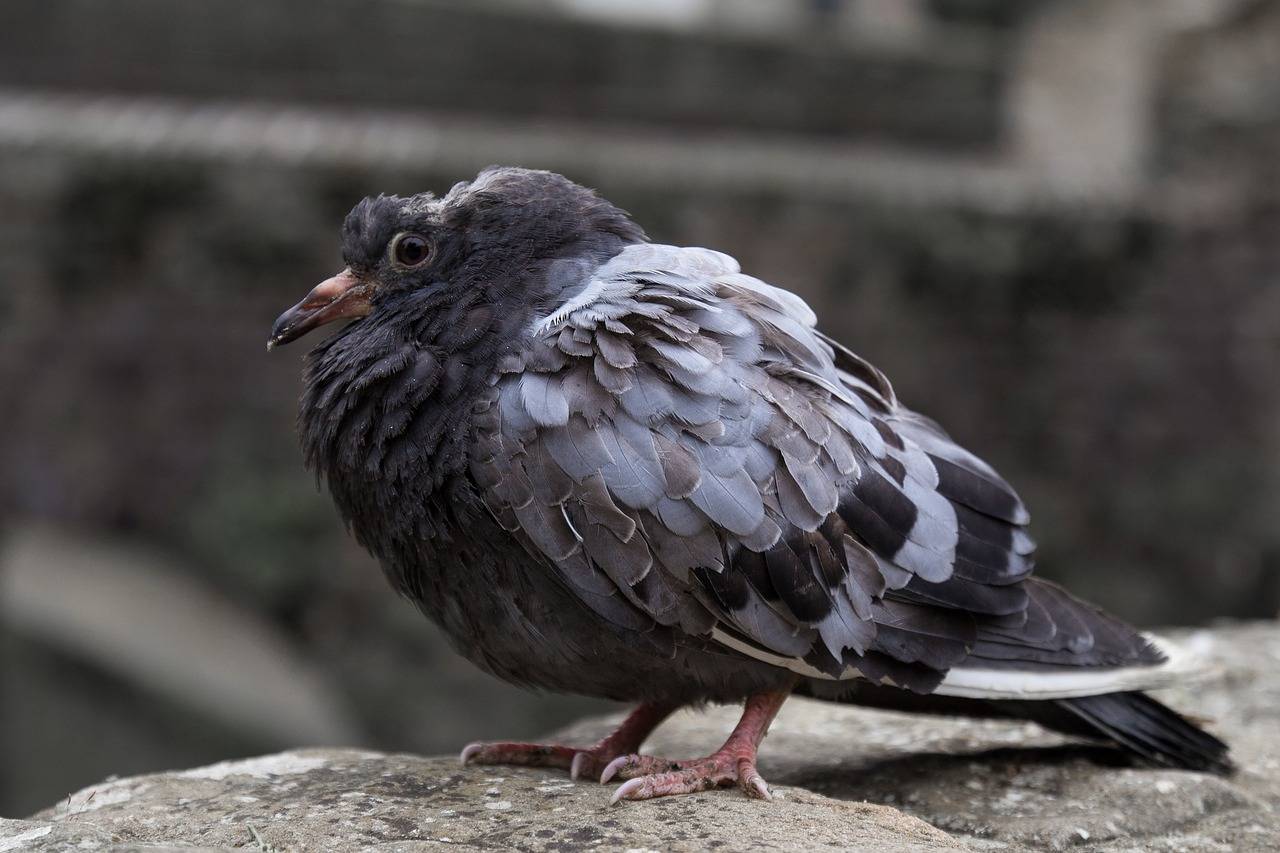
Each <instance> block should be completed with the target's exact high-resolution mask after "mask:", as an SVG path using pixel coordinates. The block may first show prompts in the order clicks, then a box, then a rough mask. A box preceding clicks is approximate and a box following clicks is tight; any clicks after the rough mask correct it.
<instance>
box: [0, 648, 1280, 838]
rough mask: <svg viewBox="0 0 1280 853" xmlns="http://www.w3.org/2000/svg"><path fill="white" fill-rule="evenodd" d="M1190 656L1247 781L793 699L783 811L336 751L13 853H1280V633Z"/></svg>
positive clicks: (1198, 694) (699, 747) (200, 789)
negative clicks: (1206, 672) (612, 802)
mask: <svg viewBox="0 0 1280 853" xmlns="http://www.w3.org/2000/svg"><path fill="white" fill-rule="evenodd" d="M1179 639H1180V640H1181V641H1182V642H1183V643H1184V645H1186V646H1188V647H1190V648H1191V649H1192V650H1193V651H1195V652H1196V653H1198V654H1200V655H1201V656H1202V657H1203V658H1204V660H1205V661H1206V663H1207V664H1208V666H1209V667H1210V668H1211V670H1212V672H1213V674H1212V676H1211V677H1209V678H1207V679H1206V680H1205V681H1203V682H1201V683H1200V684H1198V685H1194V686H1188V687H1185V688H1181V689H1178V690H1171V691H1165V692H1164V693H1163V695H1162V697H1161V698H1162V699H1164V700H1165V701H1168V702H1170V703H1172V704H1173V705H1174V706H1175V707H1178V708H1180V709H1182V710H1184V711H1186V712H1189V713H1193V714H1195V715H1197V716H1200V717H1202V718H1204V719H1206V720H1207V721H1209V724H1210V726H1211V728H1212V729H1213V730H1214V731H1215V732H1217V733H1218V734H1220V735H1221V736H1223V737H1225V738H1226V739H1227V740H1228V741H1229V742H1230V743H1231V744H1232V746H1233V748H1234V750H1235V756H1236V759H1237V761H1238V762H1239V764H1240V765H1241V769H1240V772H1239V773H1238V774H1237V775H1236V776H1235V777H1233V778H1231V779H1220V778H1216V777H1210V776H1203V775H1200V774H1195V773H1185V772H1176V771H1169V770H1159V769H1151V768H1145V767H1137V766H1133V765H1130V764H1129V763H1128V762H1127V761H1126V760H1125V759H1123V758H1122V757H1120V756H1119V755H1118V754H1117V753H1114V752H1112V751H1111V750H1108V749H1105V748H1102V747H1096V746H1091V745H1087V744H1079V743H1075V742H1072V741H1069V740H1067V739H1064V738H1060V737H1058V736H1056V735H1051V734H1047V733H1045V732H1043V731H1042V730H1040V729H1038V728H1036V727H1035V726H1033V725H1030V724H1020V723H1008V722H994V721H966V720H953V719H946V718H927V717H915V716H907V715H901V714H893V713H885V712H873V711H864V710H859V709H854V708H841V707H836V706H832V705H826V704H822V703H817V702H810V701H805V700H793V701H791V702H789V703H788V704H787V706H786V707H785V708H784V709H783V711H782V714H781V715H780V716H779V718H778V720H777V722H776V723H775V724H774V727H773V731H772V733H771V734H770V736H769V738H768V740H767V741H766V742H765V746H764V748H763V749H762V750H761V762H760V766H761V770H762V771H763V772H764V773H765V775H766V777H767V778H768V779H769V781H770V782H771V783H772V785H773V786H774V791H775V795H776V799H775V801H774V802H773V803H762V802H757V801H753V800H748V799H746V798H745V797H743V796H742V795H741V794H740V793H739V792H737V791H736V790H722V791H714V792H708V793H705V794H699V795H695V796H690V797H676V798H668V799H664V800H657V801H653V802H648V803H623V804H621V805H619V806H615V807H610V806H609V805H608V802H609V792H610V790H611V787H612V786H601V785H597V784H594V783H590V782H578V783H572V782H570V781H569V779H568V778H567V777H566V776H565V775H564V774H562V773H559V772H554V771H541V770H524V769H514V768H483V767H480V768H477V767H470V768H462V767H459V766H458V764H457V762H456V761H455V760H454V759H452V758H422V757H417V756H411V755H384V754H381V753H368V752H358V751H352V750H337V749H315V750H302V751H295V752H287V753H282V754H279V755H272V756H265V757H262V758H254V759H248V760H243V761H231V762H224V763H221V764H215V765H212V766H209V767H202V768H197V769H193V770H185V771H179V772H173V773H164V774H156V775H152V776H139V777H134V778H129V779H119V780H111V781H107V782H104V783H102V784H100V785H94V786H91V787H89V788H86V789H84V790H82V791H80V792H77V793H76V794H73V795H72V796H70V797H69V798H68V799H67V800H65V801H63V802H61V803H59V804H57V805H56V806H53V807H52V808H49V809H47V810H45V811H43V812H40V813H39V814H37V815H35V816H33V817H32V818H31V819H29V820H9V821H0V851H8V850H28V849H30V850H37V851H49V850H71V849H84V850H145V851H156V850H183V851H190V850H246V849H247V850H288V851H294V850H299V851H301V850H307V851H311V850H376V851H405V853H408V851H417V850H429V849H437V848H452V849H460V850H472V849H476V850H479V849H489V850H492V849H516V850H531V851H532V850H539V851H540V850H619V851H628V850H636V851H638V850H705V849H723V850H822V849H841V850H877V851H881V850H887V851H894V850H902V851H907V850H912V851H915V850H921V851H935V850H936V851H943V850H1010V851H1024V850H1044V849H1048V850H1065V849H1072V850H1082V851H1137V850H1171V851H1192V852H1193V853H1194V852H1195V851H1215V853H1216V851H1270V850H1277V849H1280V815H1278V814H1277V807H1278V806H1280V626H1277V625H1274V624H1253V625H1240V626H1223V627H1220V628H1218V629H1215V630H1213V631H1203V632H1197V633H1194V634H1183V635H1181V636H1180V637H1179ZM734 716H735V712H734V711H733V709H728V708H711V709H707V710H706V711H703V712H687V713H685V714H682V715H680V716H678V717H676V718H674V719H673V720H671V721H670V722H668V723H667V724H666V725H664V726H663V727H662V729H660V730H659V731H658V732H657V733H656V735H655V736H654V738H653V740H652V742H651V744H650V745H649V746H648V747H647V749H649V750H652V751H654V752H660V753H662V754H666V755H669V756H672V757H683V756H692V755H697V754H702V753H705V752H706V751H708V750H710V749H712V748H714V747H715V746H716V745H718V743H719V742H720V740H721V739H723V737H724V735H725V733H726V732H727V731H728V730H729V728H730V727H731V725H732V722H733V718H734ZM611 722H612V721H611V720H609V719H595V720H588V721H584V722H582V723H580V724H578V725H576V726H573V727H572V728H571V729H569V730H567V731H565V732H561V733H559V735H560V736H562V737H566V738H577V739H581V740H582V741H584V742H585V741H588V740H590V739H591V738H593V737H595V736H597V735H598V734H599V733H601V732H603V731H605V730H606V729H607V728H608V727H609V724H610V723H611Z"/></svg>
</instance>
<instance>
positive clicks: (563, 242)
mask: <svg viewBox="0 0 1280 853" xmlns="http://www.w3.org/2000/svg"><path fill="white" fill-rule="evenodd" d="M644 239H645V237H644V232H643V231H642V230H641V229H640V228H639V226H637V225H636V224H635V223H633V222H632V221H631V219H630V218H629V217H628V216H627V215H626V213H624V212H623V211H622V210H620V209H618V208H617V207H615V206H613V205H612V204H610V203H609V202H607V201H605V200H604V199H602V198H600V197H599V196H597V195H596V194H595V193H594V192H593V191H591V190H589V189H587V188H586V187H582V186H579V185H578V184H575V183H573V182H572V181H570V180H568V179H567V178H564V177H562V176H560V175H557V174H554V173H552V172H542V171H534V170H530V169H516V168H509V167H491V168H489V169H486V170H484V171H483V172H481V173H480V174H479V175H478V176H477V177H476V179H475V180H473V181H469V182H463V183H459V184H457V185H455V186H454V187H453V189H451V190H450V191H449V193H448V194H447V195H445V196H444V197H443V198H436V197H435V196H433V195H431V194H430V193H422V194H419V195H415V196H412V197H409V198H401V197H399V196H383V195H380V196H377V197H376V198H366V199H364V200H362V201H361V202H360V203H359V204H357V205H356V206H355V207H354V208H352V210H351V212H350V213H349V214H347V219H346V222H345V223H343V226H342V259H343V261H344V262H345V263H346V268H345V269H343V270H342V271H341V272H340V273H338V274H337V275H335V276H333V277H332V278H329V279H327V280H325V281H323V282H321V283H320V284H318V285H316V287H315V288H314V289H312V291H311V292H310V293H308V294H307V295H306V297H304V298H303V300H302V301H301V302H299V303H298V304H297V305H294V306H293V307H292V308H290V309H289V310H287V311H285V312H284V313H283V314H281V315H280V317H279V318H278V319H277V320H276V322H275V325H274V327H273V328H272V329H271V337H270V338H269V339H268V341H267V349H271V348H273V347H276V346H279V345H282V344H287V343H289V342H290V341H293V340H296V339H298V338H300V337H302V336H303V335H305V334H306V333H307V332H309V331H311V330H312V329H316V328H318V327H320V326H323V325H326V324H328V323H332V322H335V321H337V320H348V319H356V318H360V317H364V316H366V315H368V314H371V313H373V312H375V311H377V310H378V309H379V307H380V306H382V305H384V304H389V303H394V302H400V301H403V300H404V299H406V298H409V299H412V298H414V297H415V296H418V295H424V294H429V295H430V296H431V297H432V298H433V300H435V301H437V302H442V303H443V304H447V303H448V301H449V295H450V294H451V293H457V294H461V293H465V292H468V291H470V290H472V289H474V288H476V287H485V288H489V289H491V290H493V291H494V293H493V296H494V297H495V298H502V297H507V298H511V299H516V300H520V301H521V302H522V303H523V304H530V303H536V302H538V301H540V300H543V299H547V300H553V299H554V298H555V297H556V296H557V295H558V294H557V293H556V292H555V291H556V290H558V289H559V285H557V283H556V282H557V278H558V277H557V276H555V275H550V274H549V271H550V270H551V269H552V267H553V265H554V264H555V262H557V261H562V260H569V261H579V262H592V261H594V262H596V263H599V262H602V261H603V260H605V259H607V258H608V257H610V256H612V255H613V254H615V253H616V252H618V251H619V250H620V249H621V248H622V247H623V246H624V245H626V244H628V243H635V242H640V241H642V240H644ZM561 278H562V277H561Z"/></svg>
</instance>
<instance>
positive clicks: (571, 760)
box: [459, 704, 675, 779]
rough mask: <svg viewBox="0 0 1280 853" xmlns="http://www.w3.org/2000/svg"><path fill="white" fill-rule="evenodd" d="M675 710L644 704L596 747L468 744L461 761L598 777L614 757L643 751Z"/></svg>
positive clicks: (502, 743) (573, 776)
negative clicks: (643, 744) (557, 769)
mask: <svg viewBox="0 0 1280 853" xmlns="http://www.w3.org/2000/svg"><path fill="white" fill-rule="evenodd" d="M673 710H675V709H674V708H673V707H671V706H670V705H651V704H646V705H641V706H639V707H638V708H636V709H635V710H634V711H632V712H631V714H630V716H628V717H627V718H626V720H624V721H623V723H622V725H621V726H619V727H618V729H617V731H615V732H614V733H613V734H611V735H609V736H608V737H606V738H604V739H603V740H601V741H600V742H599V743H597V744H596V745H595V746H589V747H575V746H561V745H559V744H541V743H516V742H505V741H499V742H496V743H470V744H467V745H466V746H465V747H464V748H463V750H462V754H461V755H460V756H459V759H460V760H461V761H462V763H463V764H464V765H465V764H514V765H519V766H521V767H558V768H561V769H564V770H568V771H569V777H570V778H571V779H583V778H588V777H591V778H595V777H597V776H599V775H600V774H601V773H603V772H604V768H605V766H606V765H608V764H609V762H610V761H612V760H613V759H614V758H616V757H617V756H619V755H625V754H627V753H630V752H634V751H635V750H637V749H639V748H640V744H642V743H644V739H645V738H647V737H648V736H649V734H650V733H651V732H652V731H653V730H654V729H656V728H657V727H658V724H659V723H661V722H662V721H663V720H665V719H666V718H667V716H668V715H669V714H670V713H671V712H672V711H673Z"/></svg>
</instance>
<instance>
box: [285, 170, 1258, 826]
mask: <svg viewBox="0 0 1280 853" xmlns="http://www.w3.org/2000/svg"><path fill="white" fill-rule="evenodd" d="M342 256H343V260H344V262H345V268H344V269H343V270H342V271H341V272H339V273H338V274H337V275H335V276H334V277H333V278H330V279H328V280H327V281H325V282H323V283H321V284H320V285H318V286H317V287H316V288H315V289H314V290H312V291H311V292H310V293H309V294H308V295H307V296H306V297H305V298H304V299H303V300H302V301H301V302H299V303H298V304H297V305H295V306H294V307H293V308H290V309H289V310H287V311H286V312H284V314H282V315H281V316H280V318H279V319H278V320H277V321H276V323H275V326H274V328H273V329H272V331H271V337H270V340H269V343H268V348H269V349H270V348H272V347H275V346H279V345H283V344H286V343H288V342H290V341H293V340H295V339H297V338H299V337H301V336H302V335H304V334H306V333H307V332H309V331H311V330H313V329H316V328H318V327H320V326H322V325H325V324H329V323H335V322H338V321H343V320H345V321H348V322H347V323H346V325H345V326H344V327H343V328H341V330H340V331H337V332H336V333H335V334H333V336H332V337H330V338H328V339H327V340H325V341H324V342H323V343H320V344H319V345H318V346H316V347H315V348H314V349H313V350H312V351H311V352H310V353H309V354H308V355H307V357H306V366H305V373H304V391H303V394H302V397H301V402H300V413H299V419H298V425H299V434H300V443H301V446H302V451H303V454H304V456H305V460H306V464H307V466H308V467H309V468H310V469H312V470H313V471H314V472H315V473H316V475H317V477H318V478H320V479H321V480H322V481H323V482H324V483H325V484H326V485H327V488H328V491H329V492H330V493H331V495H332V497H333V500H334V502H335V503H336V505H337V508H338V510H339V511H340V513H341V515H342V517H343V519H344V520H345V522H346V524H347V526H348V528H349V529H350V531H351V532H352V533H353V534H354V536H355V537H356V539H357V540H358V541H359V542H360V544H361V545H363V546H364V547H365V548H366V549H367V550H368V551H369V552H370V553H371V554H373V556H374V557H376V558H377V560H378V561H379V562H380V564H381V566H382V569H383V570H384V572H385V574H386V576H387V578H388V580H389V581H390V583H391V585H392V587H394V589H395V590H396V591H397V592H399V593H400V594H401V595H403V596H405V597H406V598H408V599H410V600H411V601H412V602H414V603H415V604H416V605H417V607H418V608H419V609H420V610H421V611H422V612H423V613H424V614H425V615H426V616H427V617H429V618H430V619H432V620H433V621H434V622H436V623H437V624H438V625H439V626H440V627H441V628H442V629H443V631H444V633H445V634H446V635H447V636H448V637H449V640H450V642H451V644H452V645H453V646H454V648H455V649H456V650H457V651H458V652H459V653H460V654H462V655H463V656H465V657H466V658H467V659H468V660H470V661H471V662H472V663H474V664H475V665H476V666H478V667H480V668H481V669H482V670H484V671H486V672H488V673H491V674H492V675H494V676H497V677H498V678H501V679H504V680H506V681H508V682H511V683H513V684H516V685H521V686H524V687H529V688H534V689H540V690H551V691H560V692H567V693H574V694H580V695H585V696H592V697H600V698H604V699H610V700H616V701H622V702H627V703H631V704H633V705H634V706H635V710H634V711H633V712H632V713H631V714H630V715H629V716H628V717H626V719H625V721H624V722H623V723H622V724H621V726H620V727H619V728H618V729H617V730H616V731H615V732H613V733H612V734H610V735H609V736H608V737H605V738H604V739H603V740H601V741H600V742H599V743H596V744H594V745H592V746H578V747H575V746H569V745H562V744H539V743H518V742H496V743H475V744H471V745H469V746H467V747H466V748H465V749H464V750H463V752H462V761H463V763H476V764H485V765H491V764H511V765H525V766H541V767H551V768H561V769H565V770H569V771H570V773H571V775H572V776H573V777H574V778H579V777H586V776H590V777H596V778H599V779H600V781H601V782H602V783H607V782H609V781H610V780H614V779H616V780H619V781H621V782H622V784H621V786H620V787H618V788H617V789H616V791H615V792H614V793H613V797H612V801H613V802H615V803H616V802H619V801H621V800H643V799H649V798H652V797H658V796H664V795H669V794H681V793H690V792H695V791H702V790H707V789H710V788H714V787H718V786H735V785H736V786H738V787H739V788H741V790H742V791H743V792H744V793H746V794H747V795H748V796H751V797H758V798H762V799H769V797H770V791H769V787H768V785H767V783H766V782H765V780H764V778H763V777H762V776H761V774H760V772H759V771H758V769H757V767H756V752H757V748H758V747H759V745H760V742H761V740H762V739H763V738H764V736H765V733H766V731H767V730H768V728H769V725H770V723H771V722H772V721H773V719H774V716H775V715H776V714H777V713H778V710H779V709H780V708H781V707H782V705H783V703H784V702H785V701H786V699H787V698H788V697H789V696H790V695H792V694H798V695H803V696H808V697H813V698H816V699H819V700H826V701H831V702H839V703H852V704H859V705H868V706H873V707H881V708H894V709H899V710H910V711H921V712H933V713H946V714H964V715H972V716H979V717H1015V718H1024V719H1030V720H1034V721H1036V722H1038V723H1041V724H1042V725H1044V726H1046V727H1049V728H1051V729H1055V730H1058V731H1062V732H1066V733H1069V734H1072V735H1079V736H1085V737H1093V738H1096V739H1100V740H1104V741H1109V742H1111V743H1113V744H1115V745H1117V746H1119V747H1120V748H1123V749H1125V750H1127V751H1128V752H1130V753H1132V754H1134V755H1136V756H1139V757H1140V758H1141V759H1145V760H1147V761H1148V762H1154V763H1157V764H1161V765H1166V766H1172V767H1178V768H1187V769H1190V770H1196V771H1206V772H1217V773H1227V772H1230V770H1231V768H1232V765H1231V761H1230V758H1229V756H1228V748H1227V746H1226V744H1224V743H1223V742H1222V741H1220V740H1218V739H1217V738H1215V737H1214V736H1212V735H1211V734H1209V733H1207V732H1205V731H1204V730H1202V729H1201V728H1200V727H1199V726H1198V725H1196V724H1194V723H1192V722H1191V721H1189V720H1187V719H1185V718H1184V717H1182V716H1180V715H1179V714H1178V713H1176V712H1175V711H1173V710H1171V709H1169V708H1167V707H1166V706H1164V705H1163V704H1161V703H1160V702H1157V701H1156V700H1155V699H1153V698H1151V697H1150V696H1148V695H1147V694H1146V693H1145V692H1143V691H1145V690H1147V689H1150V688H1155V687H1161V686H1164V685H1167V684H1169V683H1170V682H1171V681H1173V680H1176V679H1177V678H1179V677H1181V676H1182V675H1185V673H1186V667H1184V666H1180V665H1179V661H1178V658H1177V657H1176V656H1175V655H1174V654H1173V652H1172V651H1171V649H1170V647H1168V646H1166V645H1165V644H1162V643H1161V641H1159V640H1158V639H1156V638H1154V637H1150V636H1147V635H1144V634H1142V633H1140V632H1138V631H1137V630H1136V629H1134V628H1132V627H1130V626H1128V625H1126V624H1125V623H1124V622H1122V621H1121V620H1119V619H1117V618H1116V617H1114V616H1111V615H1108V614H1107V613H1105V612H1103V611H1102V610H1100V609H1098V608H1096V607H1094V606H1092V605H1090V604H1087V603H1085V602H1083V601H1081V600H1080V599H1078V598H1076V597H1074V596H1073V595H1071V594H1070V593H1069V592H1067V591H1066V590H1065V589H1063V588H1062V587H1060V586H1057V585H1055V584H1053V583H1050V582H1048V581H1046V580H1042V579H1039V578H1036V577H1033V576H1032V570H1033V567H1034V557H1035V543H1034V541H1033V540H1032V538H1031V536H1030V534H1029V533H1028V523H1029V521H1030V516H1029V514H1028V511H1027V508H1026V507H1025V505H1024V504H1023V502H1022V500H1021V499H1020V498H1019V497H1018V495H1017V493H1016V492H1015V491H1014V490H1013V488H1012V487H1010V485H1009V484H1008V483H1007V482H1006V481H1005V480H1004V479H1003V478H1002V477H1001V476H1000V475H999V474H998V473H997V472H996V471H995V469H994V468H992V466H990V465H989V464H987V463H986V462H984V461H983V460H982V459H980V458H978V457H977V456H976V455H974V454H973V453H971V452H969V451H968V450H966V449H964V448H962V447H961V446H959V445H958V444H957V443H955V442H954V441H953V440H952V439H951V438H950V437H949V436H948V435H947V433H946V432H945V431H944V430H943V429H942V427H940V426H939V425H938V424H937V423H935V422H934V421H932V420H930V419H929V418H927V417H925V416H923V415H920V414H917V413H916V412H914V411H912V410H911V409H909V408H907V407H906V406H905V405H904V404H903V403H901V402H899V400H898V398H897V396H896V395H895V393H894V390H893V387H892V386H891V385H890V383H889V381H888V379H886V377H885V376H884V374H882V373H881V372H880V371H879V370H878V369H876V368H875V367H874V366H872V365H871V364H870V363H869V362H867V361H866V360H864V359H863V358H861V357H859V356H858V355H856V354H855V353H854V352H853V351H851V350H850V349H848V348H847V347H845V346H844V345H842V344H841V343H839V342H837V341H835V340H833V339H832V338H830V337H829V336H827V335H825V334H823V333H822V332H821V331H820V330H819V328H818V322H817V317H816V316H815V315H814V312H813V311H812V310H811V309H810V308H809V306H808V305H807V304H805V302H804V301H803V300H802V299H800V298H799V297H797V296H796V295H795V294H793V293H791V292H789V291H787V290H784V289H782V288H779V287H775V286H773V285H770V284H768V283H766V282H764V281H761V280H760V279H757V278H754V277H752V276H751V275H749V274H747V273H744V272H743V271H742V270H741V269H740V267H739V265H738V263H737V261H735V260H734V259H733V258H732V257H729V256H728V255H725V254H722V253H720V252H717V251H712V250H710V249H704V248H686V247H679V246H668V245H659V244H656V243H652V242H650V241H649V240H648V238H647V237H646V235H645V232H644V231H643V230H642V229H641V227H640V226H639V225H637V224H636V223H635V222H634V221H633V220H632V218H631V217H630V216H629V215H628V214H627V213H625V212H624V211H623V210H621V209H620V208H618V207H616V206H615V205H613V204H611V203H609V202H608V201H607V200H605V199H604V198H602V197H601V196H600V195H598V194H597V193H596V192H594V191H592V190H590V189H588V188H585V187H583V186H580V185H578V184H576V183H574V182H572V181H570V180H568V179H567V178H565V177H562V176H560V175H557V174H554V173H551V172H546V171H535V170H528V169H521V168H511V167H490V168H488V169H486V170H484V171H482V172H481V173H480V174H479V175H478V176H477V177H476V178H475V179H474V180H471V181H469V182H461V183H458V184H456V185H455V186H454V187H453V188H452V189H451V190H450V191H449V192H448V193H447V194H445V195H444V196H442V197H437V196H434V195H432V194H430V193H422V194H418V195H414V196H412V197H409V198H402V197H398V196H394V195H393V196H387V195H379V196H377V197H370V198H366V199H364V200H363V201H361V202H360V203H358V204H357V205H356V206H355V207H354V209H352V211H351V212H350V214H349V215H348V216H347V218H346V221H345V222H344V224H343V227H342ZM708 702H714V703H742V705H743V714H742V717H741V719H740V721H739V723H738V724H737V726H736V727H735V728H734V729H733V731H732V732H731V733H730V734H729V736H728V739H727V740H726V741H725V742H724V744H723V745H722V746H721V747H720V748H719V749H717V750H715V751H714V752H712V753H710V754H709V755H707V756H704V757H698V758H692V759H676V760H672V759H669V758H665V757H659V756H654V755H648V754H642V753H641V752H640V751H639V750H640V747H641V744H642V743H643V741H644V740H645V738H646V737H647V736H648V735H649V734H650V733H651V732H652V731H653V730H654V729H655V728H656V727H657V726H658V725H659V724H660V723H661V722H662V721H663V720H664V719H665V718H666V717H667V716H668V715H669V714H671V713H672V712H673V711H675V710H677V709H679V708H684V707H688V706H698V705H701V704H704V703H708Z"/></svg>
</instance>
